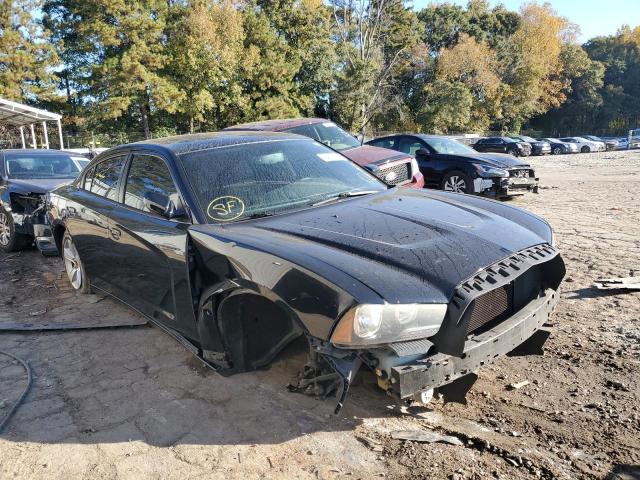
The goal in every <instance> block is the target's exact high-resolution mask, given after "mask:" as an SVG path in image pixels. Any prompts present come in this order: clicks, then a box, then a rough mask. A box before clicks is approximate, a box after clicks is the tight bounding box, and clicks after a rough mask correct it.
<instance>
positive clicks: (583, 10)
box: [413, 0, 640, 42]
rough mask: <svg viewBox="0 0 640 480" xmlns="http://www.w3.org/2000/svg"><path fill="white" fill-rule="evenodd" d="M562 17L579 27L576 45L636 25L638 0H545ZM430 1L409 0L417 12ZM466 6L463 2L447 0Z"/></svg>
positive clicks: (517, 0)
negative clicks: (623, 26) (578, 41)
mask: <svg viewBox="0 0 640 480" xmlns="http://www.w3.org/2000/svg"><path fill="white" fill-rule="evenodd" d="M547 2H548V3H550V4H551V6H552V7H553V8H554V9H555V10H556V11H557V12H558V13H559V14H560V15H562V16H563V17H567V18H568V19H569V21H571V22H573V23H576V24H578V25H579V26H580V31H581V36H580V38H579V40H580V42H586V41H587V40H589V39H590V38H593V37H597V36H599V35H613V34H614V33H616V31H617V30H618V29H619V28H620V27H621V26H622V25H624V24H627V25H630V26H631V27H636V26H638V25H640V0H547ZM429 3H444V2H443V1H434V0H413V6H414V9H416V10H420V9H422V8H424V7H425V6H426V5H428V4H429ZM448 3H456V4H458V5H462V6H466V5H467V3H468V2H467V0H448ZM490 3H491V5H497V4H499V3H502V4H503V5H504V6H505V7H507V8H508V9H509V10H518V9H519V8H520V5H521V4H522V3H525V0H501V1H500V0H490Z"/></svg>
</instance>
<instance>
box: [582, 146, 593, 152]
mask: <svg viewBox="0 0 640 480" xmlns="http://www.w3.org/2000/svg"><path fill="white" fill-rule="evenodd" d="M580 151H581V152H582V153H589V152H591V148H589V147H587V146H586V145H585V146H584V147H582V148H581V149H580Z"/></svg>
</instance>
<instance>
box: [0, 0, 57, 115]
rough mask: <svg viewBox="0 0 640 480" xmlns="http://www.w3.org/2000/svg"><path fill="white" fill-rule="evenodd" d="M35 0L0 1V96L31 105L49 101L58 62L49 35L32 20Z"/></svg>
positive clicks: (37, 6) (37, 2) (36, 7)
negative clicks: (54, 69)
mask: <svg viewBox="0 0 640 480" xmlns="http://www.w3.org/2000/svg"><path fill="white" fill-rule="evenodd" d="M40 7H41V3H40V2H39V1H38V0H13V1H7V0H5V1H2V2H0V96H2V97H5V98H9V99H11V100H15V101H18V102H21V101H24V102H30V103H34V102H37V101H38V100H40V99H46V98H51V97H52V96H53V95H54V94H55V85H54V82H53V77H52V75H51V73H50V70H51V67H53V66H55V65H56V63H57V57H56V54H55V50H54V48H53V46H52V44H51V43H50V38H49V32H48V31H47V30H46V29H45V28H44V27H43V25H42V24H41V22H39V21H37V20H36V18H34V15H35V13H36V12H37V11H38V9H39V8H40Z"/></svg>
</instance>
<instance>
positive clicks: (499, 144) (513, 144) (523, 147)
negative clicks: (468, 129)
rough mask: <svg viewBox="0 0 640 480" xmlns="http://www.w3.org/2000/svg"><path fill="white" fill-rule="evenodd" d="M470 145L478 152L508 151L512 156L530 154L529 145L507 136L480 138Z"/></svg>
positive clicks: (526, 155)
mask: <svg viewBox="0 0 640 480" xmlns="http://www.w3.org/2000/svg"><path fill="white" fill-rule="evenodd" d="M472 146H473V148H474V149H475V150H477V151H478V152H491V153H508V154H509V155H513V156H514V157H528V156H529V155H531V145H529V144H528V143H527V142H520V141H518V140H514V139H513V138H509V137H487V138H481V139H480V140H478V141H477V142H476V143H474V144H473V145H472Z"/></svg>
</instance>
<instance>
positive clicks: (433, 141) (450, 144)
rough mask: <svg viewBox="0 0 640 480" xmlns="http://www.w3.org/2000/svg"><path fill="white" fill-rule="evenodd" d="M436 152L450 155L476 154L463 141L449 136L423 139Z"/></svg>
mask: <svg viewBox="0 0 640 480" xmlns="http://www.w3.org/2000/svg"><path fill="white" fill-rule="evenodd" d="M425 141H426V142H427V145H429V146H430V147H431V148H432V149H433V150H434V151H435V152H436V153H447V154H451V155H468V154H473V155H477V154H478V152H476V151H475V150H474V149H472V148H470V147H467V146H466V145H465V144H464V143H460V142H458V141H457V140H451V139H449V138H430V139H428V140H425Z"/></svg>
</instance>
